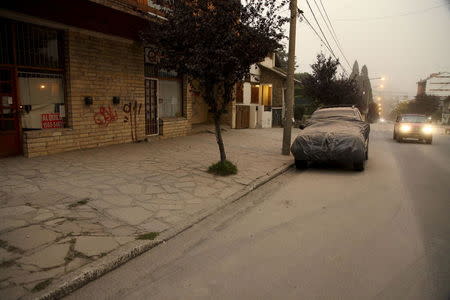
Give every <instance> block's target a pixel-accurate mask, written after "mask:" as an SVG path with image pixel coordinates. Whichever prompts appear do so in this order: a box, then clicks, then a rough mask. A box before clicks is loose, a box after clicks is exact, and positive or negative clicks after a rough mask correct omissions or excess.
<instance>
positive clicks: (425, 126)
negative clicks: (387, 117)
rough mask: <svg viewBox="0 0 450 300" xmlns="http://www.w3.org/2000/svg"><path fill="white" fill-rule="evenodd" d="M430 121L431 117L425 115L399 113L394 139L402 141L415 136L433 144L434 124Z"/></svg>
mask: <svg viewBox="0 0 450 300" xmlns="http://www.w3.org/2000/svg"><path fill="white" fill-rule="evenodd" d="M430 123H431V120H430V118H427V116H425V115H420V114H402V115H399V116H398V117H397V119H396V121H395V125H394V135H393V139H394V140H396V141H397V142H402V141H403V140H404V139H408V138H413V139H418V140H423V141H424V142H426V143H427V144H431V143H433V126H432V125H431V124H430Z"/></svg>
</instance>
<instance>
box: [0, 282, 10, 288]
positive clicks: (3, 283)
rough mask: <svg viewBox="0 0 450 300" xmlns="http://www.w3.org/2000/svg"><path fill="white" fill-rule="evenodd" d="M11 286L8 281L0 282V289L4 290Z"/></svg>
mask: <svg viewBox="0 0 450 300" xmlns="http://www.w3.org/2000/svg"><path fill="white" fill-rule="evenodd" d="M10 285H11V283H10V282H9V281H6V280H5V281H2V282H0V289H6V288H7V287H9V286H10Z"/></svg>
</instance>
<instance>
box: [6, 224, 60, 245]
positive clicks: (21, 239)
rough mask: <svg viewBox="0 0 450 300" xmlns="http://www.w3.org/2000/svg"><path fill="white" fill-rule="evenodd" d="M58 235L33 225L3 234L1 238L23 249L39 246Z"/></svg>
mask: <svg viewBox="0 0 450 300" xmlns="http://www.w3.org/2000/svg"><path fill="white" fill-rule="evenodd" d="M57 237H58V235H57V234H56V233H55V232H53V231H50V230H48V229H45V228H43V227H41V226H38V225H32V226H28V227H24V228H20V229H16V230H13V231H10V232H8V233H5V234H2V235H1V236H0V239H2V240H5V241H7V242H8V243H9V244H10V245H12V246H15V247H18V248H20V249H23V250H28V249H33V248H35V247H37V246H40V245H43V244H46V243H49V242H52V241H54V240H55V239H56V238H57Z"/></svg>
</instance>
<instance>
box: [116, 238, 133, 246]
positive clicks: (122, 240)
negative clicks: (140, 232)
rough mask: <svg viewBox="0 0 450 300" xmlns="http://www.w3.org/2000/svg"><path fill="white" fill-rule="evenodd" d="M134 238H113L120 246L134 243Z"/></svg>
mask: <svg viewBox="0 0 450 300" xmlns="http://www.w3.org/2000/svg"><path fill="white" fill-rule="evenodd" d="M135 239H136V238H135V237H133V236H118V237H115V240H116V241H117V242H118V243H119V244H120V245H125V244H128V243H129V242H131V241H134V240H135Z"/></svg>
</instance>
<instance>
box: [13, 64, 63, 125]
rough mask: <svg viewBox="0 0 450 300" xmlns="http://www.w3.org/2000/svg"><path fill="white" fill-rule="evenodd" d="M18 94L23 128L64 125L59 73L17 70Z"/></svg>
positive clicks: (61, 79) (60, 76) (61, 86)
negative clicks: (21, 107) (22, 111)
mask: <svg viewBox="0 0 450 300" xmlns="http://www.w3.org/2000/svg"><path fill="white" fill-rule="evenodd" d="M19 95H20V99H21V103H22V105H23V108H24V113H23V115H22V128H23V129H25V130H31V129H48V128H62V127H64V118H65V117H66V113H65V106H64V86H63V77H62V75H61V74H54V73H53V74H52V73H36V72H19Z"/></svg>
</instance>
